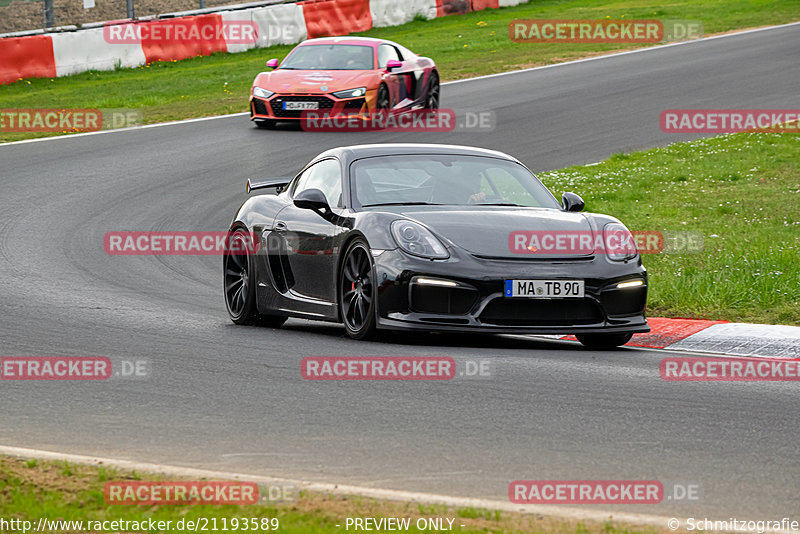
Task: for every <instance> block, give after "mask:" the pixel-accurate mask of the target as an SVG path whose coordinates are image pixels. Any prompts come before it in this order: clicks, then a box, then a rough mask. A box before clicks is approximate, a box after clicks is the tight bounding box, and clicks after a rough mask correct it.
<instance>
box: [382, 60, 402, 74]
mask: <svg viewBox="0 0 800 534" xmlns="http://www.w3.org/2000/svg"><path fill="white" fill-rule="evenodd" d="M402 66H403V63H402V62H401V61H397V60H396V59H390V60H389V61H387V62H386V72H392V71H393V70H394V69H399V68H400V67H402Z"/></svg>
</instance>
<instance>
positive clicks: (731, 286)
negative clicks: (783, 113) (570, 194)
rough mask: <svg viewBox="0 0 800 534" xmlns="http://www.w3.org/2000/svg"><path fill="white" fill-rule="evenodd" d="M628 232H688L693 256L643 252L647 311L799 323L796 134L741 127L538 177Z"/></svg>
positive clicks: (799, 155) (799, 141)
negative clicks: (695, 247) (698, 243)
mask: <svg viewBox="0 0 800 534" xmlns="http://www.w3.org/2000/svg"><path fill="white" fill-rule="evenodd" d="M539 178H540V179H542V180H543V181H544V183H545V185H547V186H548V187H549V188H550V189H551V191H553V192H554V193H559V194H560V192H562V191H574V192H577V193H578V194H580V195H582V196H583V198H584V200H586V209H587V210H588V211H593V212H600V213H609V214H612V215H614V216H615V217H618V218H619V219H620V220H622V222H624V223H625V224H626V225H628V227H629V228H630V229H631V230H657V231H660V232H662V233H663V232H679V231H693V232H700V233H702V235H703V237H704V246H703V250H702V251H700V252H699V253H693V254H669V253H662V254H644V255H643V258H644V264H645V266H646V267H647V270H648V274H649V276H650V289H649V291H650V294H649V299H648V313H649V314H650V315H652V316H667V317H703V318H710V319H726V320H731V321H744V322H763V323H777V324H793V325H800V261H799V260H800V135H796V134H768V133H741V134H734V135H725V136H720V137H714V138H709V139H702V140H698V141H692V142H689V143H678V144H673V145H670V146H667V147H664V148H656V149H653V150H648V151H644V152H636V153H632V154H618V155H615V156H613V157H611V158H610V159H608V160H607V161H605V162H603V163H601V164H599V165H592V166H578V167H570V168H567V169H562V170H557V171H552V172H546V173H541V174H539Z"/></svg>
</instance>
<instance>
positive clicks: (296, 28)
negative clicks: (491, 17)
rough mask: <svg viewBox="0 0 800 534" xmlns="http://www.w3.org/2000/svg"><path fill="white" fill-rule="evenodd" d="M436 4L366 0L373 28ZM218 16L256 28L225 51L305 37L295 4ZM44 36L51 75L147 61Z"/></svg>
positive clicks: (136, 54)
mask: <svg viewBox="0 0 800 534" xmlns="http://www.w3.org/2000/svg"><path fill="white" fill-rule="evenodd" d="M436 2H437V0H370V2H369V10H370V14H371V16H372V25H373V27H376V28H379V27H386V26H397V25H400V24H404V23H406V22H409V21H411V20H413V19H414V17H416V16H417V15H422V16H424V17H425V18H427V19H433V18H436ZM527 2H528V0H499V5H500V6H501V7H505V6H516V5H519V4H522V3H527ZM218 14H219V16H220V17H221V19H222V21H223V23H226V22H232V21H237V22H252V23H254V24H255V25H256V26H257V28H258V40H257V41H256V42H254V43H227V44H226V48H227V51H228V52H244V51H245V50H249V49H251V48H264V47H268V46H274V45H278V44H294V43H298V42H300V41H303V40H304V39H306V37H307V35H308V32H307V30H306V22H305V18H304V16H303V7H302V5H300V4H279V5H271V6H263V7H256V8H250V9H243V10H238V11H222V12H218ZM48 35H49V36H50V37H51V38H52V46H53V56H54V60H55V67H56V75H57V76H66V75H69V74H76V73H79V72H85V71H88V70H113V69H114V68H116V67H117V66H119V67H137V66H139V65H144V64H145V63H146V62H147V59H146V57H145V54H144V51H143V50H142V46H141V44H139V43H126V44H115V43H108V42H106V40H105V38H104V34H103V28H102V27H99V28H92V29H85V30H79V31H75V32H64V33H52V34H48ZM23 39H27V38H23ZM40 55H41V54H40ZM2 61H3V58H0V62H2ZM0 67H2V65H0ZM0 71H2V68H0ZM12 72H13V70H12ZM9 79H10V80H12V81H13V80H14V79H16V77H15V76H13V75H12V76H10V78H9Z"/></svg>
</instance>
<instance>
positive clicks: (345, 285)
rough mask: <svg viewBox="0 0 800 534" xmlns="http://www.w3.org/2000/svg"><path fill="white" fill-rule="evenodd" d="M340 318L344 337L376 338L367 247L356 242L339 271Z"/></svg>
mask: <svg viewBox="0 0 800 534" xmlns="http://www.w3.org/2000/svg"><path fill="white" fill-rule="evenodd" d="M338 286H339V290H338V297H339V314H340V316H341V318H342V323H343V324H344V328H345V330H347V335H348V336H350V337H351V338H353V339H369V338H372V337H374V336H375V333H376V331H377V328H376V326H375V304H376V299H377V291H376V289H377V287H376V285H375V273H374V269H373V267H372V253H371V252H370V250H369V245H367V243H366V241H364V240H363V239H361V238H357V239H355V240H354V241H353V242H352V243H350V246H348V247H347V252H346V253H345V255H344V261H342V265H341V266H340V267H339V283H338Z"/></svg>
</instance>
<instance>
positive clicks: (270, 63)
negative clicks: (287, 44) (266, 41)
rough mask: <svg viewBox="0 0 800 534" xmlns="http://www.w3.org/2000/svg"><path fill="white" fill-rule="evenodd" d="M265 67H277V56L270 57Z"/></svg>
mask: <svg viewBox="0 0 800 534" xmlns="http://www.w3.org/2000/svg"><path fill="white" fill-rule="evenodd" d="M267 67H269V68H271V69H276V68H278V60H277V58H272V59H270V60H269V61H267Z"/></svg>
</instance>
